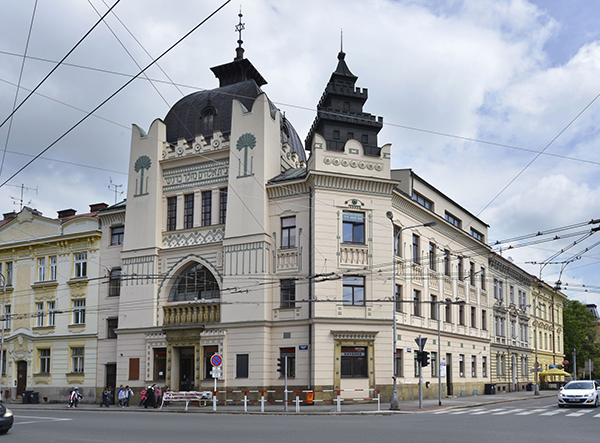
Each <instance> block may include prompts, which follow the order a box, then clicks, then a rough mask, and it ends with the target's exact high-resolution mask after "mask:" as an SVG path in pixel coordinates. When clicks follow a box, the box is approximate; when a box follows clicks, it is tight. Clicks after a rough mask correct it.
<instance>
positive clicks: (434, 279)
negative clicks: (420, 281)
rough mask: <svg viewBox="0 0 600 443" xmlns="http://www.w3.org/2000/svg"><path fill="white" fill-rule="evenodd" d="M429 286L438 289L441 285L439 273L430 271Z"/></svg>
mask: <svg viewBox="0 0 600 443" xmlns="http://www.w3.org/2000/svg"><path fill="white" fill-rule="evenodd" d="M429 287H430V288H432V289H438V288H439V287H440V282H439V280H438V273H437V272H435V271H431V270H430V271H429Z"/></svg>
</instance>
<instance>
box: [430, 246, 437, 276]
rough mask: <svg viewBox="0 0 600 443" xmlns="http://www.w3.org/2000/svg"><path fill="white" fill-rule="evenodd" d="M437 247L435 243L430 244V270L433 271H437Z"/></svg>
mask: <svg viewBox="0 0 600 443" xmlns="http://www.w3.org/2000/svg"><path fill="white" fill-rule="evenodd" d="M435 251H436V247H435V243H431V242H429V269H431V270H432V271H435V270H436V261H437V258H436V254H435Z"/></svg>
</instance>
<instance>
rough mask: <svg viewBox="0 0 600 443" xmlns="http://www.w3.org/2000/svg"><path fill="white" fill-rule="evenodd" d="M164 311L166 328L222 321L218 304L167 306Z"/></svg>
mask: <svg viewBox="0 0 600 443" xmlns="http://www.w3.org/2000/svg"><path fill="white" fill-rule="evenodd" d="M163 310H164V313H165V319H164V322H163V324H164V326H174V325H198V324H204V323H217V322H219V321H220V320H221V306H220V305H217V304H197V305H186V306H182V305H180V306H165V307H164V308H163Z"/></svg>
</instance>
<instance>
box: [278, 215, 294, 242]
mask: <svg viewBox="0 0 600 443" xmlns="http://www.w3.org/2000/svg"><path fill="white" fill-rule="evenodd" d="M295 247H296V216H295V215H294V216H292V217H283V218H282V219H281V249H289V248H295Z"/></svg>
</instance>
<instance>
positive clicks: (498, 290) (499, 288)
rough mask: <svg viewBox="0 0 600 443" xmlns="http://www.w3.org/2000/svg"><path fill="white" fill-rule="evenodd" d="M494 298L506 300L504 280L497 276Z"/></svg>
mask: <svg viewBox="0 0 600 443" xmlns="http://www.w3.org/2000/svg"><path fill="white" fill-rule="evenodd" d="M494 298H495V299H497V300H504V287H503V282H502V281H501V280H498V279H497V278H495V279H494Z"/></svg>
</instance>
